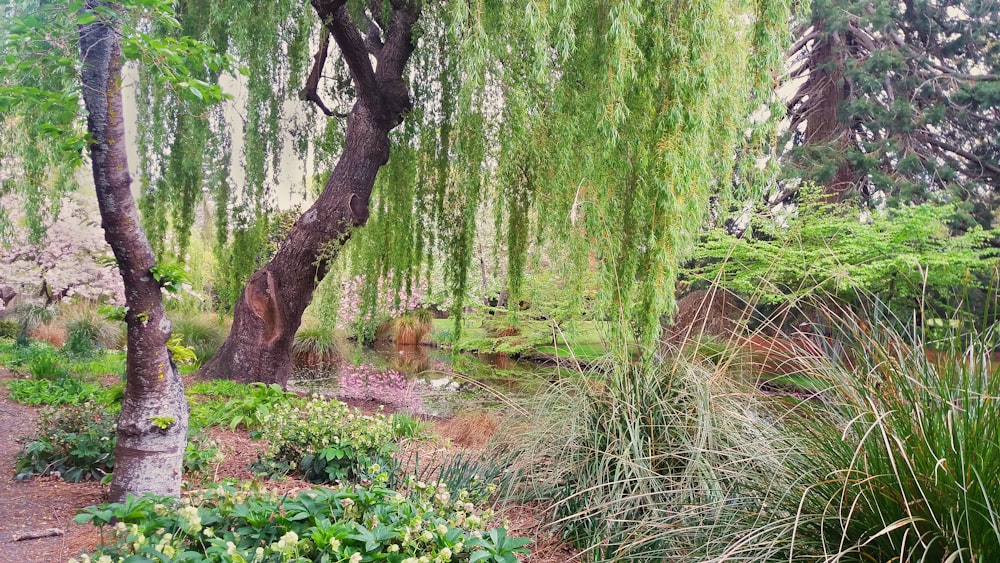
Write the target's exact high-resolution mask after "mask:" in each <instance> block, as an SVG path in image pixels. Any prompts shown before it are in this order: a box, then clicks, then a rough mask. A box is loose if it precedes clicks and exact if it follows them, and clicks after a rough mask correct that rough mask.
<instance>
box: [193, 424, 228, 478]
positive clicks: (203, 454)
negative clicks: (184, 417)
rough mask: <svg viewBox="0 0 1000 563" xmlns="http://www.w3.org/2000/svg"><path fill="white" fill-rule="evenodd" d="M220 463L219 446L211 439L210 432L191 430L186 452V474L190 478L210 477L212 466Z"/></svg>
mask: <svg viewBox="0 0 1000 563" xmlns="http://www.w3.org/2000/svg"><path fill="white" fill-rule="evenodd" d="M220 461H222V454H221V453H220V452H219V445H218V444H217V443H216V442H215V440H212V439H211V438H209V436H208V431H207V430H205V429H193V428H189V429H188V439H187V447H186V449H185V450H184V473H185V474H186V475H187V476H189V477H190V476H200V475H208V474H209V471H211V469H212V466H213V465H214V464H216V463H219V462H220Z"/></svg>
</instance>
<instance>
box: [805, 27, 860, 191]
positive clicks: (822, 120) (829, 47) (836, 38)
mask: <svg viewBox="0 0 1000 563" xmlns="http://www.w3.org/2000/svg"><path fill="white" fill-rule="evenodd" d="M843 41H844V39H843V37H842V35H840V34H838V33H830V34H828V35H827V36H825V37H824V38H822V39H819V40H818V41H817V44H816V47H815V49H816V52H815V54H814V55H813V56H814V57H815V58H816V59H817V60H819V61H822V63H821V64H819V65H817V68H815V69H814V70H812V73H813V75H811V76H810V77H809V80H810V81H815V82H816V83H817V84H818V92H817V93H816V96H818V97H819V99H820V100H821V102H820V104H819V105H818V106H816V107H815V108H814V109H813V111H812V114H811V115H810V116H809V120H808V125H807V126H806V138H805V142H806V144H807V145H813V144H823V143H829V144H830V145H831V146H833V147H835V148H840V149H843V151H842V152H843V154H847V152H848V151H847V149H848V148H849V147H850V146H851V145H852V144H853V143H854V139H853V136H854V131H853V130H852V128H851V126H850V124H847V123H844V122H843V121H842V119H841V117H840V106H841V104H843V103H844V100H845V99H846V97H847V96H846V92H845V89H846V88H847V84H846V79H845V77H844V75H843V73H842V72H841V71H840V70H839V69H840V68H841V67H842V66H843V59H844V57H845V54H844V49H845V46H844V44H843ZM861 179H862V178H861V176H860V175H859V174H858V173H857V171H855V170H854V167H853V166H852V165H851V163H849V162H847V161H843V162H840V163H838V165H837V171H836V173H835V174H834V176H833V178H831V179H830V180H829V181H828V182H826V183H825V184H824V185H823V194H824V196H825V198H826V200H827V201H829V202H831V203H838V202H841V201H843V200H844V199H846V198H847V197H848V196H849V195H850V194H851V193H853V192H854V191H856V190H857V187H858V185H859V183H860V182H861Z"/></svg>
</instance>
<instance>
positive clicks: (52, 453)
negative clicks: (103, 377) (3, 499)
mask: <svg viewBox="0 0 1000 563" xmlns="http://www.w3.org/2000/svg"><path fill="white" fill-rule="evenodd" d="M116 419H117V415H115V414H112V413H110V412H108V409H107V408H106V407H105V406H104V405H98V404H97V403H84V404H82V405H73V406H64V407H60V408H59V409H51V408H50V409H46V410H44V411H43V412H42V416H41V418H40V419H39V422H38V433H37V434H36V435H35V436H33V437H30V438H26V439H22V441H21V443H22V444H24V446H23V449H22V450H21V451H20V452H19V453H18V455H17V461H16V463H15V466H14V471H15V472H16V474H17V479H18V480H26V479H30V478H31V477H33V476H36V475H37V476H40V475H49V474H58V475H61V476H62V478H63V479H65V480H66V481H69V482H72V483H75V482H77V481H86V480H90V479H97V480H100V479H103V478H104V476H105V475H107V474H108V473H110V472H111V470H112V469H113V468H114V457H113V455H112V454H113V452H114V447H115V440H114V436H115V422H116Z"/></svg>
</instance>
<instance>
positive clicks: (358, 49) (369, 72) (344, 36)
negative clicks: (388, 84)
mask: <svg viewBox="0 0 1000 563" xmlns="http://www.w3.org/2000/svg"><path fill="white" fill-rule="evenodd" d="M311 1H312V6H313V8H314V9H315V10H316V14H317V15H318V16H319V19H320V21H322V22H323V25H324V26H325V27H326V28H327V29H328V30H329V31H330V33H331V34H332V35H333V40H334V41H336V42H337V46H338V47H340V52H341V54H342V55H343V57H344V61H345V62H346V63H347V68H348V70H350V72H351V78H353V79H354V88H355V90H356V91H357V93H358V99H359V100H360V101H362V102H364V103H365V104H368V105H371V106H377V105H378V104H379V102H380V96H379V87H378V83H377V82H376V80H375V71H374V70H373V69H372V64H371V61H370V60H369V58H368V49H367V48H366V47H365V42H364V39H363V38H362V37H361V31H360V30H359V29H358V27H357V26H356V25H354V22H353V21H351V16H350V14H348V13H347V8H346V7H345V2H346V0H311ZM380 66H381V65H380Z"/></svg>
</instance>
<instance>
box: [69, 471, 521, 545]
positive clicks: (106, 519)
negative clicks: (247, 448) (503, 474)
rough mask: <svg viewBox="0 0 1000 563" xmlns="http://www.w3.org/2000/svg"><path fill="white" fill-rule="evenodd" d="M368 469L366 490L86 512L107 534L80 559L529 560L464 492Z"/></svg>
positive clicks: (230, 493)
mask: <svg viewBox="0 0 1000 563" xmlns="http://www.w3.org/2000/svg"><path fill="white" fill-rule="evenodd" d="M368 469H369V470H370V471H371V472H372V473H374V474H375V475H376V477H375V478H374V479H373V482H372V483H371V484H369V485H365V486H361V485H350V486H344V487H340V488H336V489H331V488H319V487H318V488H315V489H312V490H310V491H305V492H302V493H299V494H297V495H293V496H282V495H279V494H278V493H276V492H274V491H268V490H266V489H260V488H258V486H257V485H252V484H250V483H243V484H241V485H236V484H232V483H224V484H221V485H218V486H216V487H215V488H213V489H206V490H201V491H196V492H194V493H193V494H192V495H191V496H190V497H185V498H183V499H180V500H178V499H172V498H164V497H143V498H136V497H129V498H128V500H127V501H126V502H124V503H118V504H106V505H103V506H93V507H88V508H86V509H84V510H83V511H81V513H80V514H79V515H78V516H77V517H76V518H75V519H74V520H75V521H76V522H77V523H86V522H91V523H92V524H94V525H95V526H99V527H101V529H102V531H103V530H104V529H105V528H110V529H111V531H112V534H111V541H110V542H107V543H106V544H105V545H103V546H101V547H99V548H98V549H97V551H96V552H95V553H93V554H84V555H83V556H81V560H82V561H84V562H88V561H98V560H99V557H102V556H106V557H110V558H111V560H114V561H118V560H121V559H124V560H126V561H132V560H133V558H135V559H134V560H135V561H179V560H183V561H191V562H207V561H244V562H247V563H263V562H272V561H330V562H334V561H338V562H349V563H360V562H363V561H388V562H390V563H418V562H432V561H433V562H438V563H443V562H448V561H451V562H456V563H460V562H470V561H472V562H474V561H500V562H503V561H515V560H516V559H515V554H518V553H527V550H526V549H525V548H524V546H525V545H526V544H527V543H528V540H527V539H524V538H512V537H509V536H507V534H506V530H505V529H504V528H488V523H489V522H490V521H491V519H492V517H493V516H492V513H491V512H490V511H488V510H486V511H481V510H480V509H478V508H477V507H475V506H474V505H473V504H472V503H471V502H470V501H469V500H468V498H466V495H465V494H464V492H463V491H458V492H456V493H455V494H451V493H449V492H448V491H447V490H445V489H442V487H441V486H439V485H438V484H435V483H421V482H415V481H413V482H411V483H410V484H409V486H408V488H407V489H406V490H405V491H402V492H398V491H394V490H391V489H388V488H386V487H385V482H386V480H387V479H388V476H387V474H386V473H385V472H380V471H379V468H378V466H371V467H369V468H368ZM113 522H114V524H112V523H113ZM102 537H103V536H102ZM119 558H121V559H119Z"/></svg>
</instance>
